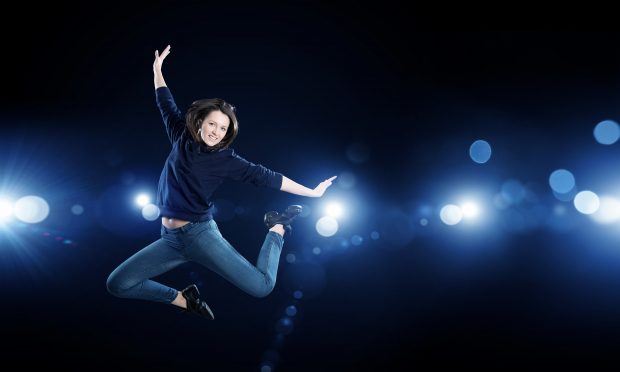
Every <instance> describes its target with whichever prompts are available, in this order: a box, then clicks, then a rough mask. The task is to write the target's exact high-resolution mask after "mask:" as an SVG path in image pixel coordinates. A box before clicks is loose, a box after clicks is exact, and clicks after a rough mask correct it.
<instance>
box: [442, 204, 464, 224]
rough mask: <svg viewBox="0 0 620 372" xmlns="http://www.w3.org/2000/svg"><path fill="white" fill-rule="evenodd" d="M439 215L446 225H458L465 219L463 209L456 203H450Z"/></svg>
mask: <svg viewBox="0 0 620 372" xmlns="http://www.w3.org/2000/svg"><path fill="white" fill-rule="evenodd" d="M439 217H440V218H441V221H442V222H443V223H445V224H446V225H456V224H457V223H459V222H461V220H462V219H463V211H461V208H459V207H458V206H456V205H454V204H448V205H445V206H444V207H443V208H441V212H439Z"/></svg>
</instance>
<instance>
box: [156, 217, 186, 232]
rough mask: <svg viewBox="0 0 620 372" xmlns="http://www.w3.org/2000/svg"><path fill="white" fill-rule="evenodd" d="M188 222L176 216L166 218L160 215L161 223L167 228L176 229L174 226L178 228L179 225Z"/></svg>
mask: <svg viewBox="0 0 620 372" xmlns="http://www.w3.org/2000/svg"><path fill="white" fill-rule="evenodd" d="M188 223H189V221H185V220H179V219H177V218H168V217H162V218H161V224H162V225H164V226H166V228H168V229H176V228H179V227H181V226H185V225H187V224H188Z"/></svg>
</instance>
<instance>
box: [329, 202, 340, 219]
mask: <svg viewBox="0 0 620 372" xmlns="http://www.w3.org/2000/svg"><path fill="white" fill-rule="evenodd" d="M343 212H344V210H343V208H342V205H340V204H339V203H329V204H328V205H327V207H326V208H325V213H327V215H328V216H331V217H334V218H338V217H341V216H342V214H343Z"/></svg>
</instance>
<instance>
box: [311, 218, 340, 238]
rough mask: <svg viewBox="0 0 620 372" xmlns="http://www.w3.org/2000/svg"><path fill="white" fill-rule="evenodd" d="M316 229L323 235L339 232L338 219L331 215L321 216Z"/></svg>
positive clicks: (327, 235)
mask: <svg viewBox="0 0 620 372" xmlns="http://www.w3.org/2000/svg"><path fill="white" fill-rule="evenodd" d="M316 231H317V232H318V233H319V235H321V236H325V237H329V236H332V235H334V234H336V233H337V232H338V221H336V219H335V218H334V217H331V216H324V217H321V218H320V219H319V220H318V221H317V223H316Z"/></svg>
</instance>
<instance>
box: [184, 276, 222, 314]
mask: <svg viewBox="0 0 620 372" xmlns="http://www.w3.org/2000/svg"><path fill="white" fill-rule="evenodd" d="M181 295H182V296H183V297H184V298H185V301H186V302H187V309H185V311H186V312H188V313H194V314H196V315H199V316H202V317H205V318H207V319H210V320H213V319H215V315H213V312H212V311H211V309H210V308H209V305H207V303H206V302H204V301H201V300H200V297H199V296H200V292H199V291H198V287H196V285H195V284H192V285H190V286H188V287H187V288H185V289H184V290H182V291H181Z"/></svg>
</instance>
